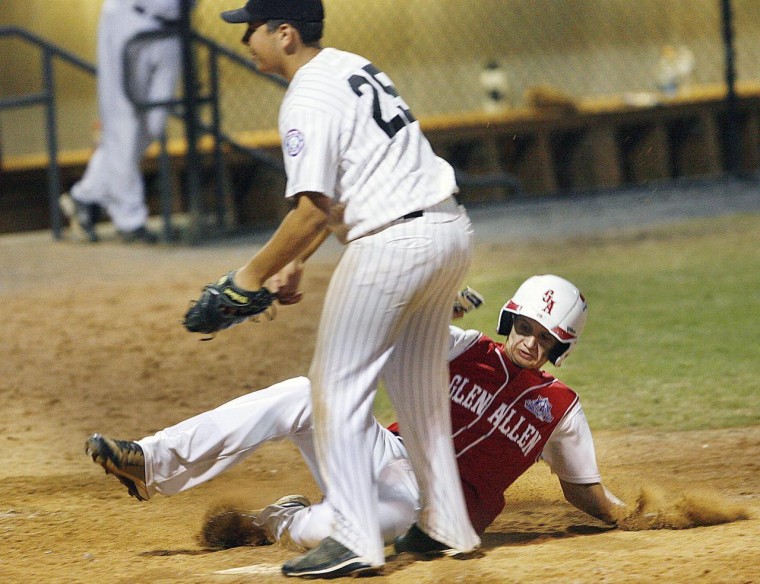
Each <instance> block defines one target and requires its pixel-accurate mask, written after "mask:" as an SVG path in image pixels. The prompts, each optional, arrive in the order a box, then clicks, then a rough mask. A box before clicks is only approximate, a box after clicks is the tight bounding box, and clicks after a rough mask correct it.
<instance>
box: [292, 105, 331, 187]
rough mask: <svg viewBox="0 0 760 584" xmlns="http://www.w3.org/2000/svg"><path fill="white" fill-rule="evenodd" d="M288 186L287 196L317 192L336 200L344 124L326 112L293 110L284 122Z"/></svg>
mask: <svg viewBox="0 0 760 584" xmlns="http://www.w3.org/2000/svg"><path fill="white" fill-rule="evenodd" d="M280 135H281V136H282V151H283V159H284V161H285V170H286V172H287V176H288V184H287V188H286V189H285V196H286V197H292V196H293V195H296V194H298V193H303V192H316V193H322V194H324V195H327V196H328V197H331V198H333V195H334V193H335V185H336V181H337V176H338V172H337V170H336V169H338V168H340V160H339V135H340V122H339V120H336V119H335V116H333V115H331V114H330V113H327V112H325V111H315V110H314V109H310V108H307V107H302V106H290V107H289V108H288V109H287V111H286V112H283V116H282V117H281V120H280Z"/></svg>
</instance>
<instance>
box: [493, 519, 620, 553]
mask: <svg viewBox="0 0 760 584" xmlns="http://www.w3.org/2000/svg"><path fill="white" fill-rule="evenodd" d="M613 529H616V527H615V526H608V525H604V526H599V525H571V526H569V527H568V528H567V529H561V530H560V529H555V530H551V531H505V532H498V531H497V532H487V533H484V534H483V535H482V536H481V537H480V541H481V548H482V549H483V550H489V549H494V548H498V547H502V546H510V545H511V546H517V545H527V544H532V543H541V542H545V541H548V540H556V539H566V538H569V537H578V536H582V535H599V534H602V533H607V532H608V531H611V530H613Z"/></svg>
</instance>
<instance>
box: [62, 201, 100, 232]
mask: <svg viewBox="0 0 760 584" xmlns="http://www.w3.org/2000/svg"><path fill="white" fill-rule="evenodd" d="M58 206H59V207H60V208H61V212H62V213H63V214H64V216H65V217H66V218H67V219H68V221H69V228H70V229H71V231H72V232H73V233H74V234H76V236H77V237H79V238H81V239H86V240H88V241H90V242H92V243H95V242H96V241H98V233H97V231H96V230H95V224H96V223H97V222H98V219H99V218H100V205H98V204H97V203H82V202H80V201H77V200H76V199H75V198H74V197H72V196H71V195H70V194H69V193H63V194H62V195H61V196H60V197H59V199H58Z"/></svg>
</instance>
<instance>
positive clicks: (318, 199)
mask: <svg viewBox="0 0 760 584" xmlns="http://www.w3.org/2000/svg"><path fill="white" fill-rule="evenodd" d="M297 197H298V201H297V203H296V206H295V207H294V208H293V209H292V210H291V211H289V212H288V214H287V215H286V216H285V218H284V219H283V220H282V223H281V224H280V226H279V227H278V228H277V231H275V233H274V235H272V237H271V239H270V240H269V241H268V242H267V243H266V244H264V246H263V247H262V248H261V249H260V250H259V251H258V253H256V254H255V255H254V256H253V257H252V258H251V259H250V260H249V261H248V263H246V264H245V265H244V266H243V267H242V268H240V269H239V270H238V271H237V272H236V274H235V284H236V285H238V286H240V287H241V288H245V289H248V290H257V289H258V288H260V287H261V286H262V284H263V283H264V282H265V281H266V280H267V279H269V278H271V277H272V276H274V275H275V274H277V273H278V272H280V270H282V269H283V268H285V267H286V266H287V265H288V264H290V263H291V262H292V261H294V260H296V259H298V258H301V256H302V255H303V254H304V252H307V251H310V250H311V252H312V253H313V251H314V250H315V249H316V247H314V249H312V246H313V245H314V244H315V243H316V244H317V247H318V245H319V244H321V243H322V242H323V241H324V239H325V237H326V236H325V234H324V232H325V229H326V228H327V220H328V217H329V204H330V200H329V199H328V198H327V197H326V196H325V195H322V194H320V193H300V194H299V195H297Z"/></svg>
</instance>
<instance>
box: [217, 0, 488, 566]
mask: <svg viewBox="0 0 760 584" xmlns="http://www.w3.org/2000/svg"><path fill="white" fill-rule="evenodd" d="M222 18H223V19H224V20H225V21H227V22H230V23H241V24H246V25H247V27H248V28H247V31H246V33H245V35H244V37H243V42H244V43H245V44H246V45H247V46H248V47H249V48H250V50H251V54H252V56H253V60H254V63H255V64H256V65H257V66H258V67H259V69H261V70H262V71H264V72H267V73H271V74H276V75H280V76H282V77H284V78H285V79H287V80H288V81H289V82H290V86H289V88H288V90H287V92H286V94H285V97H284V100H283V103H282V107H281V110H280V118H279V129H280V134H281V138H282V146H283V154H284V159H285V168H286V172H287V179H288V180H287V189H286V193H285V196H286V197H288V198H289V199H290V200H291V201H292V203H293V207H292V209H291V211H290V212H289V213H288V214H287V215H286V216H285V218H284V219H283V221H282V223H281V225H280V227H279V228H278V230H277V231H276V232H275V234H274V235H273V236H272V238H271V239H270V240H269V241H268V242H267V243H266V244H265V245H264V246H263V247H262V248H261V250H260V251H259V252H258V253H256V254H255V255H254V256H253V257H252V258H251V260H250V261H249V262H248V263H247V264H246V265H245V266H243V267H241V268H240V269H239V270H237V271H236V273H235V275H234V282H235V284H236V285H237V286H239V287H241V288H243V289H247V290H257V289H258V288H259V287H260V286H262V284H263V283H264V282H265V281H267V280H268V279H270V278H272V277H276V278H277V279H278V280H279V281H280V284H281V286H280V288H279V292H278V298H279V301H280V302H281V303H284V304H287V303H292V302H296V301H298V299H299V291H298V284H299V280H300V275H301V271H302V263H303V261H304V260H305V259H306V258H308V257H309V256H310V255H311V253H312V252H313V251H314V250H315V249H316V248H317V247H318V246H319V244H321V242H322V241H324V239H325V238H326V237H327V235H328V234H329V233H330V232H334V233H335V234H336V236H337V237H338V238H339V239H340V240H341V241H342V242H343V243H345V244H346V248H345V251H344V254H343V257H342V258H341V260H340V262H339V263H338V266H337V267H336V270H335V273H334V274H333V277H332V280H331V282H330V285H329V287H328V291H327V295H326V298H325V302H324V309H323V313H322V317H321V320H320V325H319V331H318V335H317V349H316V352H315V355H314V358H313V361H312V365H311V368H310V371H309V379H310V380H311V383H312V402H313V407H314V428H315V432H314V441H315V447H316V453H317V460H318V463H319V470H320V473H321V476H322V477H323V478H324V481H325V489H326V499H327V501H328V502H329V504H330V505H331V506H332V507H333V509H334V511H335V513H334V517H335V520H334V522H333V525H332V530H331V531H332V535H331V536H330V537H327V538H325V539H324V540H323V541H322V542H321V544H320V545H319V546H317V547H316V548H314V549H313V550H311V551H310V552H309V553H307V554H305V555H304V556H301V557H299V558H296V559H294V560H291V561H288V562H286V563H285V565H284V566H283V572H284V573H285V574H286V575H288V576H300V577H319V576H324V577H331V576H337V575H343V574H351V573H366V572H377V571H378V570H379V568H380V567H381V566H382V565H383V564H384V562H385V557H384V550H383V540H382V537H381V534H380V526H379V519H378V495H377V484H376V478H377V477H376V470H377V469H375V468H373V464H372V462H371V460H372V457H371V456H370V448H371V443H370V440H371V436H370V432H371V429H372V428H373V423H372V403H373V399H374V396H375V393H376V387H377V383H378V381H379V380H380V379H381V378H382V379H383V380H384V382H385V384H386V387H387V390H388V394H389V396H390V397H391V400H392V401H393V404H394V406H395V409H396V411H397V412H398V416H399V422H400V425H401V427H402V428H403V429H404V439H405V444H406V447H407V450H408V452H409V458H410V461H411V463H412V466H413V468H414V472H415V475H416V477H417V480H418V481H419V486H420V492H421V505H422V509H421V512H420V515H419V519H418V522H419V529H421V530H422V531H423V532H424V533H426V534H427V535H429V536H430V537H431V538H432V539H433V540H435V541H437V542H438V543H440V544H443V545H445V546H447V547H448V548H451V549H452V550H454V551H456V552H461V553H467V552H470V551H472V550H473V549H474V548H476V547H477V546H478V545H479V543H480V541H479V538H478V536H477V534H476V533H475V531H474V529H473V528H472V525H471V524H470V520H469V518H468V515H467V509H466V506H465V502H464V497H463V493H462V487H461V484H460V481H459V478H458V471H457V466H456V462H455V458H454V450H453V444H452V440H451V419H450V416H449V409H448V399H447V389H446V388H447V383H448V372H447V364H446V344H447V323H448V320H449V316H450V313H451V299H452V298H453V297H454V296H455V294H456V291H457V288H458V286H459V285H460V283H461V282H462V280H463V278H464V275H465V272H466V271H467V269H468V267H469V264H470V257H471V245H472V231H471V227H470V222H469V219H468V217H467V215H466V213H465V211H464V209H463V208H462V207H460V206H459V205H458V204H457V203H456V201H455V199H454V198H453V194H454V193H455V191H456V190H457V186H456V183H455V180H454V173H453V170H452V168H451V167H450V166H449V165H448V164H447V163H446V162H444V161H443V160H441V159H439V158H437V157H436V156H435V154H434V153H433V151H432V149H431V147H430V144H429V143H428V141H427V140H426V138H425V137H424V136H423V135H422V132H421V130H420V126H419V123H418V122H417V121H416V120H415V118H414V116H413V115H412V113H411V111H410V110H409V108H408V106H407V104H406V103H405V102H404V101H403V99H401V98H400V97H399V95H398V93H397V92H396V89H395V88H394V86H393V85H392V83H391V81H390V79H388V77H387V76H386V75H385V74H383V73H382V72H381V71H380V70H379V69H378V68H377V67H375V66H374V65H372V63H370V62H369V61H367V59H364V58H363V57H360V56H358V55H354V54H350V53H346V52H343V51H339V50H336V49H332V48H325V49H323V48H322V47H321V45H320V39H321V36H322V25H323V19H324V10H323V6H322V2H321V0H249V1H248V3H247V4H246V5H245V6H244V7H243V8H240V9H238V10H230V11H227V12H224V13H223V14H222Z"/></svg>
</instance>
